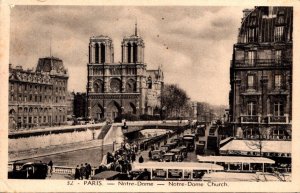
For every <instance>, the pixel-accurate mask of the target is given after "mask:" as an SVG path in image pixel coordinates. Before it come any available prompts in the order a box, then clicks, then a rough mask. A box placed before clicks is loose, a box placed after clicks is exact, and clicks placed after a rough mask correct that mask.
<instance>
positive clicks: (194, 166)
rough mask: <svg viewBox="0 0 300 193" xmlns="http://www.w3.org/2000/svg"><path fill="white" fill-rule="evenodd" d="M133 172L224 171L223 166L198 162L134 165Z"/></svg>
mask: <svg viewBox="0 0 300 193" xmlns="http://www.w3.org/2000/svg"><path fill="white" fill-rule="evenodd" d="M132 168H133V170H138V169H150V168H153V169H185V170H186V169H187V170H221V171H222V170H224V168H223V166H220V165H216V164H211V163H197V162H152V161H150V162H144V163H136V162H134V163H133V164H132Z"/></svg>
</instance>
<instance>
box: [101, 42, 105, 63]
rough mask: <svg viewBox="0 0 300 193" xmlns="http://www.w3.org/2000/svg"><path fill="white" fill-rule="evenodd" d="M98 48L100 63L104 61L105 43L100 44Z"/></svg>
mask: <svg viewBox="0 0 300 193" xmlns="http://www.w3.org/2000/svg"><path fill="white" fill-rule="evenodd" d="M100 48H101V63H105V45H104V44H101V45H100Z"/></svg>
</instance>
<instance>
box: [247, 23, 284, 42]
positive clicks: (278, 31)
mask: <svg viewBox="0 0 300 193" xmlns="http://www.w3.org/2000/svg"><path fill="white" fill-rule="evenodd" d="M246 37H248V39H247V40H248V41H247V42H257V41H258V27H256V28H249V29H248V31H247V36H245V38H246ZM245 40H246V39H245ZM245 40H244V41H245ZM284 40H285V39H284V26H276V27H275V29H274V41H275V42H281V41H284Z"/></svg>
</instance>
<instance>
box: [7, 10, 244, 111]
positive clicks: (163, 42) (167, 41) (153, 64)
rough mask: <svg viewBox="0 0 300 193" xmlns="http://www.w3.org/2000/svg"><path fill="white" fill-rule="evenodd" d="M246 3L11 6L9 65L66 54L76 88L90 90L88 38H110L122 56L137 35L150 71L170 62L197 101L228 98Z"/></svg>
mask: <svg viewBox="0 0 300 193" xmlns="http://www.w3.org/2000/svg"><path fill="white" fill-rule="evenodd" d="M244 8H245V7H182V6H177V7H155V6H153V7H149V6H148V7H142V6H140V7H119V6H118V7H116V6H115V7H112V6H89V7H88V6H86V7H83V6H15V7H14V8H12V9H11V41H10V63H12V64H13V66H16V65H22V66H23V67H25V68H32V67H35V66H36V64H37V61H38V58H39V57H45V56H49V55H50V39H52V55H53V56H55V57H59V58H61V59H62V60H63V62H64V65H65V67H66V68H67V69H68V72H69V76H70V78H69V85H68V87H69V88H68V89H69V91H73V90H74V91H75V92H84V91H85V85H86V79H87V77H86V74H87V67H86V66H87V62H88V43H89V38H90V37H91V36H94V35H107V36H110V37H111V38H112V40H113V43H114V52H115V62H118V61H120V60H121V58H120V54H121V41H122V38H123V37H124V36H127V35H132V34H133V33H134V24H135V21H136V20H137V23H138V35H140V36H141V37H142V38H143V39H144V42H145V62H146V63H147V69H155V68H158V66H159V65H162V66H163V71H164V75H165V83H176V84H178V85H179V86H180V87H181V88H183V89H185V90H186V92H187V94H188V95H189V96H190V97H191V99H192V100H195V101H203V102H209V103H211V104H216V105H218V104H220V105H227V104H228V92H229V66H230V60H231V55H232V47H233V44H234V43H236V40H237V34H238V28H239V27H240V22H241V18H242V10H243V9H244Z"/></svg>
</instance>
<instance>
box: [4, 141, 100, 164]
mask: <svg viewBox="0 0 300 193" xmlns="http://www.w3.org/2000/svg"><path fill="white" fill-rule="evenodd" d="M101 145H102V140H91V141H83V142H77V143H69V144H64V145H56V146H49V147H46V148H39V149H31V150H25V151H20V152H9V153H8V154H9V155H8V157H9V162H13V161H18V160H25V159H30V158H36V157H43V156H48V155H54V154H59V153H65V152H70V151H75V150H82V149H89V148H93V147H99V146H101Z"/></svg>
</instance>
